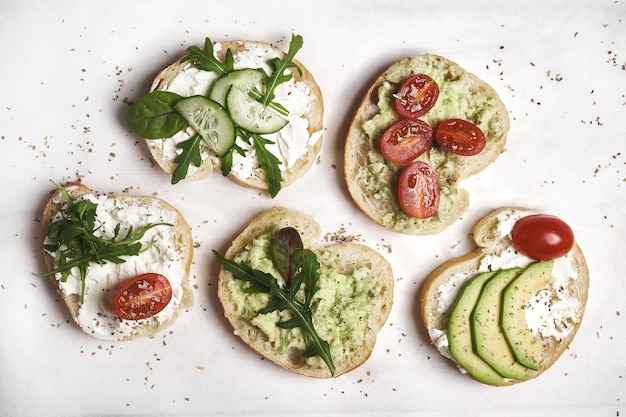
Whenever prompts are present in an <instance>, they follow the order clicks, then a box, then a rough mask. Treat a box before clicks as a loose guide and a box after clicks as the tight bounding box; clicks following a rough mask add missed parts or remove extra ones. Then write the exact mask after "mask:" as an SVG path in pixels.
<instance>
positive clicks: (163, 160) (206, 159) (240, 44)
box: [145, 40, 324, 190]
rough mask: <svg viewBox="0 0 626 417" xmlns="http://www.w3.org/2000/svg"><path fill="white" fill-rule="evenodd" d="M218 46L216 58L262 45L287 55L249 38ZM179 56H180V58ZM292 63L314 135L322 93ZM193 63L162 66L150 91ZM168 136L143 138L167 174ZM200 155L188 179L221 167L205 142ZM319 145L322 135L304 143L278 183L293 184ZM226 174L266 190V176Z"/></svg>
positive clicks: (318, 125) (303, 70)
mask: <svg viewBox="0 0 626 417" xmlns="http://www.w3.org/2000/svg"><path fill="white" fill-rule="evenodd" d="M220 45H221V48H220V49H216V51H215V53H216V55H217V58H218V59H220V60H221V61H223V60H224V58H225V54H226V51H227V50H228V49H230V50H231V52H232V53H233V54H236V53H237V52H240V51H243V50H245V49H246V48H248V47H261V48H267V49H271V50H272V51H275V52H277V53H278V54H280V56H282V57H284V56H286V54H285V53H284V52H283V51H281V50H279V49H277V48H276V47H274V46H272V45H270V44H269V43H267V42H264V41H250V40H235V41H225V42H221V43H220ZM181 58H182V57H181ZM293 62H294V63H295V64H296V65H297V66H298V68H299V69H300V71H301V72H299V71H298V70H297V69H295V68H290V69H289V71H290V72H291V73H292V75H293V80H294V81H295V82H303V83H304V84H305V85H306V86H307V87H308V89H309V91H310V93H311V103H312V106H311V111H310V112H308V113H307V114H306V116H305V118H306V119H307V120H308V122H309V126H308V129H307V130H308V132H309V135H313V134H315V133H316V132H322V130H323V114H324V103H323V98H322V92H321V90H320V87H319V85H318V84H317V82H316V81H315V78H313V75H312V74H311V73H310V72H309V70H307V68H306V67H305V66H304V65H303V64H302V63H301V62H299V61H298V60H295V59H294V60H293ZM190 66H192V63H191V62H190V61H186V62H183V63H181V62H180V59H178V60H177V61H175V62H174V63H172V64H171V65H169V66H168V67H166V68H165V69H163V70H162V71H161V72H160V73H159V74H158V75H157V76H156V77H155V79H154V81H153V82H152V85H151V88H150V91H155V90H157V91H158V90H161V89H162V88H163V86H164V85H167V83H168V81H169V80H171V79H173V78H174V77H176V76H177V75H178V74H179V73H180V72H181V71H182V70H183V69H184V68H188V67H190ZM167 140H168V139H160V140H159V139H157V140H152V139H146V140H145V141H146V144H147V146H148V149H149V151H150V153H151V155H152V158H153V159H154V161H155V162H156V163H157V164H158V165H159V166H160V167H161V168H162V169H163V170H164V171H165V172H168V173H169V174H172V173H173V172H174V169H175V168H176V164H175V163H174V160H173V159H170V158H168V157H167V155H165V154H164V152H163V147H162V146H163V144H162V141H167ZM200 146H201V155H202V163H201V165H200V166H199V167H196V168H193V169H190V171H189V173H188V175H187V177H186V179H190V180H202V179H205V178H207V177H208V176H209V175H210V174H211V173H212V172H213V170H214V169H218V170H219V169H220V167H221V158H219V157H218V156H216V155H215V153H214V152H213V151H212V150H211V149H210V148H209V147H208V146H206V145H204V144H201V145H200ZM321 147H322V137H320V138H319V139H318V140H317V141H315V143H313V144H310V145H309V146H307V151H306V153H305V154H304V155H303V156H302V157H300V159H298V161H297V162H296V163H295V164H294V165H293V166H292V167H290V168H288V169H286V170H284V171H282V181H281V186H282V187H286V186H288V185H291V184H292V183H294V182H295V181H296V180H297V179H298V178H300V177H301V176H303V175H304V174H305V173H306V172H307V171H308V170H309V169H310V168H311V166H312V165H313V163H314V162H315V160H316V158H317V155H318V154H319V152H320V150H321ZM228 177H229V178H230V179H231V180H233V181H234V182H236V183H237V184H240V185H243V186H245V187H250V188H254V189H259V190H267V189H268V186H267V181H266V180H265V176H262V177H259V176H252V177H249V178H244V179H242V178H239V177H237V176H236V175H235V174H234V173H233V172H231V173H230V174H229V175H228Z"/></svg>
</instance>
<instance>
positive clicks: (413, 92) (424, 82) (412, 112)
mask: <svg viewBox="0 0 626 417" xmlns="http://www.w3.org/2000/svg"><path fill="white" fill-rule="evenodd" d="M394 97H395V102H394V105H395V108H396V111H397V112H398V114H400V115H401V116H402V117H404V118H407V119H413V120H415V119H417V118H418V117H420V116H422V115H424V114H426V112H428V110H430V109H431V108H432V107H433V106H434V105H435V103H436V102H437V98H439V86H438V85H437V83H436V82H435V80H433V79H432V78H430V77H429V76H428V75H425V74H415V75H412V76H411V77H409V78H407V79H406V80H405V81H404V82H403V83H402V85H400V88H399V89H398V91H397V92H396V94H395V95H394Z"/></svg>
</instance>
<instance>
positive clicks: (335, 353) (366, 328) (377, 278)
mask: <svg viewBox="0 0 626 417" xmlns="http://www.w3.org/2000/svg"><path fill="white" fill-rule="evenodd" d="M288 226H290V227H294V228H295V229H296V230H297V231H298V232H299V234H300V237H301V239H302V242H303V246H304V248H305V249H311V250H312V251H314V252H315V253H316V254H317V258H318V261H319V262H320V264H321V267H320V275H321V277H320V281H319V287H320V290H319V291H318V292H317V294H316V300H315V301H314V303H313V307H312V310H313V321H314V323H315V326H316V330H317V332H318V334H319V335H320V337H321V338H322V339H324V340H326V341H327V342H328V343H329V344H330V347H331V355H332V357H333V362H334V365H335V367H336V371H335V374H334V376H339V375H342V374H344V373H346V372H349V371H351V370H353V369H355V368H356V367H358V366H360V365H361V364H362V363H364V362H365V361H366V360H367V359H368V358H369V356H370V354H371V352H372V350H373V349H374V345H375V343H376V336H377V334H378V332H379V331H380V330H381V328H382V327H383V325H384V323H385V321H386V319H387V317H388V315H389V312H390V310H391V307H392V304H393V286H394V282H393V272H392V270H391V266H390V265H389V263H388V262H387V261H386V260H385V259H384V257H383V256H381V255H380V254H379V253H378V252H376V251H374V250H373V249H371V248H369V247H367V246H364V245H361V244H355V243H343V244H336V245H330V246H323V247H322V246H320V243H319V239H320V234H321V229H320V226H319V224H318V223H317V222H315V220H314V219H313V218H312V217H310V216H308V215H305V214H302V213H296V212H293V211H288V210H287V209H285V208H283V207H274V208H271V209H269V210H267V211H265V212H263V213H262V214H260V215H259V216H258V217H256V218H254V219H253V220H252V221H251V222H250V223H249V225H248V226H247V227H246V228H245V229H244V230H243V231H242V232H241V234H240V235H239V236H237V238H236V239H235V240H234V241H233V243H232V245H231V246H230V247H229V248H228V250H227V251H226V254H225V258H226V259H230V260H237V261H238V262H244V263H248V262H250V259H251V258H256V261H255V263H256V264H257V267H259V268H260V269H262V270H265V272H269V273H272V274H273V275H274V276H275V277H278V279H279V280H280V279H281V278H280V275H279V274H278V273H277V272H276V270H275V269H274V268H273V266H272V262H271V260H270V259H269V258H268V256H269V252H268V251H267V249H268V248H266V247H264V246H263V244H262V243H259V242H264V241H269V242H271V241H272V240H273V237H274V236H275V234H276V233H277V232H278V231H279V230H280V229H282V228H284V227H288ZM253 243H254V244H253ZM266 244H267V243H266ZM251 253H254V254H255V255H251ZM331 273H332V274H339V275H335V277H336V279H340V280H343V281H345V282H348V281H349V282H354V283H355V287H353V288H351V287H345V288H344V287H341V288H342V289H341V291H345V292H341V293H340V290H336V288H335V287H334V286H333V285H334V284H333V283H334V281H333V278H329V274H331ZM355 277H361V278H360V280H359V279H358V278H355ZM279 282H280V281H279ZM359 283H360V284H359ZM244 287H245V285H244V284H242V282H241V281H239V280H237V279H235V278H234V277H233V275H232V274H231V273H230V272H227V271H226V270H225V269H224V268H223V267H222V269H221V270H220V274H219V282H218V297H219V300H220V302H221V303H222V306H223V308H224V315H225V317H226V318H227V319H228V321H229V322H230V324H231V325H232V327H233V329H234V331H235V334H236V335H238V336H239V337H240V338H241V339H242V340H243V341H244V342H245V343H246V344H247V345H249V346H250V347H251V348H252V349H253V350H255V351H256V352H258V353H259V354H261V355H262V356H264V357H266V358H267V359H269V360H271V361H272V362H274V363H276V364H278V365H279V366H281V367H283V368H285V369H288V370H290V371H292V372H295V373H297V374H301V375H305V376H309V377H316V378H328V377H331V373H330V371H329V369H328V367H327V366H326V364H325V363H324V362H323V361H321V360H319V358H318V357H315V358H312V359H309V360H307V359H306V358H304V357H303V351H304V346H303V345H302V343H300V342H294V343H293V344H289V343H288V342H285V340H287V339H289V338H293V339H296V340H297V339H299V338H301V336H299V335H300V334H301V333H300V329H293V330H283V331H279V330H278V329H277V327H276V325H275V323H273V322H271V321H269V322H267V321H265V320H264V318H263V317H261V316H262V315H259V314H258V310H259V309H260V308H262V307H264V306H265V304H266V303H267V299H266V298H262V297H261V298H260V299H259V298H251V297H248V296H246V295H245V293H244ZM364 294H365V296H364ZM367 294H369V295H367ZM254 297H256V296H254ZM363 300H365V301H363ZM360 301H363V302H364V303H365V304H364V305H366V307H359V306H358V305H357V304H358V303H359V302H360ZM347 306H348V307H347ZM359 309H360V310H362V311H361V313H363V314H362V316H361V315H359V317H352V316H353V315H354V314H356V313H355V312H357V311H359ZM270 314H273V313H270ZM324 315H328V317H329V318H328V319H327V320H326V321H324V322H322V319H320V317H322V316H324ZM346 322H349V323H357V324H356V325H355V326H354V327H350V326H348V325H346ZM274 332H279V334H278V336H277V337H276V338H274V336H275V334H274ZM280 332H282V333H280ZM338 339H345V340H347V342H344V343H339V340H338ZM280 346H282V348H281V347H280Z"/></svg>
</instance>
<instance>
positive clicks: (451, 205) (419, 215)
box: [344, 54, 509, 234]
mask: <svg viewBox="0 0 626 417" xmlns="http://www.w3.org/2000/svg"><path fill="white" fill-rule="evenodd" d="M508 130H509V118H508V114H507V110H506V108H505V106H504V104H503V103H502V101H501V100H500V98H499V96H498V94H497V93H496V91H495V90H494V89H493V88H492V87H491V86H489V85H488V84H487V83H486V82H484V81H482V80H481V79H479V78H478V77H476V76H475V75H474V74H472V73H470V72H468V71H466V70H465V69H463V68H462V67H460V66H459V65H458V64H456V63H454V62H452V61H450V60H448V59H446V58H443V57H441V56H438V55H432V54H425V55H418V56H413V57H409V58H405V59H402V60H400V61H398V62H396V63H394V64H393V65H391V66H390V67H389V68H388V69H387V70H385V71H384V72H383V73H382V74H381V75H380V76H379V77H378V78H377V79H376V81H375V82H374V83H373V84H372V85H371V87H370V88H369V90H368V91H367V93H366V94H365V96H364V97H363V99H362V101H361V102H360V104H359V106H358V108H357V109H356V111H355V114H354V117H353V119H352V122H351V125H350V127H349V130H348V133H347V137H346V143H345V155H344V158H345V165H344V166H345V180H346V183H347V186H348V190H349V192H350V194H351V195H352V198H353V200H354V201H355V203H356V204H357V206H358V207H359V208H360V209H361V210H362V211H363V212H364V213H365V214H366V215H367V216H369V217H370V218H371V219H373V220H374V221H376V222H377V223H379V224H381V225H383V226H384V227H386V228H388V229H390V230H394V231H397V232H402V233H408V234H433V233H438V232H441V231H442V230H444V229H446V228H447V227H449V226H450V225H451V224H452V223H453V222H454V221H455V220H456V219H458V218H459V216H460V215H461V214H462V213H463V212H464V211H465V210H466V209H467V207H468V205H469V195H468V193H467V191H465V190H463V189H462V188H460V187H459V183H460V182H461V181H462V180H463V179H465V178H467V177H469V176H471V175H474V174H476V173H478V172H480V171H482V170H483V169H485V168H486V167H487V166H488V165H489V164H491V163H492V162H493V161H494V160H495V159H496V158H497V156H498V155H499V154H500V153H501V152H502V150H503V149H504V145H505V143H506V137H507V133H508Z"/></svg>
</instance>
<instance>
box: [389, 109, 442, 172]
mask: <svg viewBox="0 0 626 417" xmlns="http://www.w3.org/2000/svg"><path fill="white" fill-rule="evenodd" d="M432 143H433V129H432V128H431V127H430V125H429V124H428V123H426V122H424V121H422V120H409V119H402V120H400V121H399V122H396V123H394V124H393V125H391V126H389V128H387V130H385V132H384V133H383V135H382V136H381V137H380V151H381V152H382V154H383V156H384V157H385V158H387V159H388V160H390V161H391V162H393V163H395V164H401V165H406V164H408V163H409V162H411V161H413V160H414V159H415V158H417V157H418V156H420V155H421V154H423V153H424V152H425V151H426V150H427V149H428V148H430V145H432Z"/></svg>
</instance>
